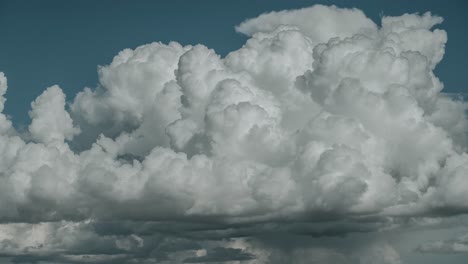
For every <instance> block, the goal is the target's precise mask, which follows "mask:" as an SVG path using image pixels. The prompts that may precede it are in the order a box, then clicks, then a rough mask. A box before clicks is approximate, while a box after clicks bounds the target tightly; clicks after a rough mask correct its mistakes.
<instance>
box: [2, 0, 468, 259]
mask: <svg viewBox="0 0 468 264" xmlns="http://www.w3.org/2000/svg"><path fill="white" fill-rule="evenodd" d="M442 22H443V19H442V18H441V17H438V16H436V15H432V14H430V13H425V14H404V15H402V16H398V17H388V16H384V17H382V21H381V24H380V25H377V24H375V23H374V22H373V21H372V20H370V19H369V18H367V17H366V16H365V14H364V13H363V12H362V11H360V10H358V9H342V8H338V7H335V6H331V7H328V6H321V5H316V6H313V7H309V8H304V9H300V10H287V11H281V12H272V13H267V14H263V15H260V16H259V17H256V18H252V19H248V20H246V21H244V22H242V23H241V24H240V25H238V26H236V28H235V29H236V31H238V32H240V33H243V34H246V35H248V36H249V37H250V38H249V39H248V40H247V42H246V43H245V45H244V46H242V47H241V48H240V49H238V50H235V51H232V52H231V53H229V54H228V55H227V56H225V57H221V56H220V55H217V54H216V53H215V52H214V50H212V49H210V48H208V47H206V46H203V45H196V46H182V45H181V44H179V43H177V42H171V43H169V44H163V43H150V44H146V45H143V46H140V47H137V48H136V49H133V50H132V49H125V50H123V51H121V52H120V53H119V54H117V55H116V56H115V57H114V59H113V60H112V62H111V63H110V64H109V65H106V66H102V67H99V69H98V74H99V85H98V86H97V87H95V88H84V89H83V90H82V91H81V92H79V93H78V94H77V95H76V97H74V99H73V100H70V101H67V100H66V98H65V94H64V93H63V91H62V90H61V88H60V87H59V86H52V87H49V88H47V89H46V90H45V91H44V92H43V93H42V94H41V95H40V96H39V97H38V98H37V99H36V100H34V102H32V103H31V111H30V113H29V115H30V117H31V120H32V121H31V124H30V125H29V127H28V128H27V129H26V131H16V129H15V128H14V126H13V125H12V123H11V121H10V120H9V118H8V117H7V116H5V115H3V114H0V221H1V222H2V223H1V224H0V258H2V259H3V260H4V261H5V262H11V263H31V262H33V263H154V262H157V263H184V262H185V263H220V262H222V263H360V264H367V263H380V264H387V263H388V264H396V263H402V260H401V258H400V256H399V253H398V251H397V250H396V249H395V248H393V247H392V245H391V243H389V242H387V241H386V239H382V236H385V234H387V233H388V232H399V231H397V230H399V229H400V228H408V227H409V226H422V227H424V226H426V227H427V226H429V227H427V228H432V227H433V226H436V225H438V224H441V223H443V222H444V221H446V220H444V219H445V218H447V219H452V218H456V217H459V216H461V215H462V214H464V213H466V212H468V153H467V148H468V135H467V131H468V120H467V118H466V110H467V104H466V102H465V101H463V100H460V99H457V98H456V97H454V96H451V95H448V94H445V93H443V83H442V82H441V81H440V80H439V79H438V78H437V76H435V74H434V72H433V70H434V69H435V67H436V65H437V64H438V63H439V62H440V61H441V60H442V58H443V55H444V49H445V43H446V42H447V34H446V32H445V31H444V30H441V29H437V28H434V27H436V26H437V25H438V24H440V23H442ZM6 90H7V78H6V77H5V76H4V75H3V74H1V75H0V110H3V106H4V104H5V101H6V99H5V97H4V95H5V93H6ZM440 219H442V220H440ZM434 221H435V222H434ZM428 223H430V224H428ZM319 239H320V240H319ZM350 239H357V240H359V241H360V243H359V246H358V245H350V244H352V243H345V242H340V241H348V242H349V240H350ZM294 241H296V242H294ZM433 250H434V251H437V250H438V251H458V252H465V253H466V252H467V251H468V247H467V239H466V236H463V237H461V238H458V239H455V240H448V241H445V242H437V243H432V244H425V245H422V246H420V247H419V248H418V249H417V251H433Z"/></svg>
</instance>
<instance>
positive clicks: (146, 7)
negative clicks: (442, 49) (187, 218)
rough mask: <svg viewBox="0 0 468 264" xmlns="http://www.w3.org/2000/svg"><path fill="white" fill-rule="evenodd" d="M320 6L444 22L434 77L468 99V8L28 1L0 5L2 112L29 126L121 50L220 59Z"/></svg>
mask: <svg viewBox="0 0 468 264" xmlns="http://www.w3.org/2000/svg"><path fill="white" fill-rule="evenodd" d="M315 3H321V4H335V5H337V6H340V7H357V8H359V9H362V10H363V11H364V12H365V13H366V15H367V16H369V17H370V18H372V19H373V20H374V21H376V22H379V20H380V16H381V15H382V14H383V15H400V14H403V13H415V12H426V11H431V12H432V13H434V14H438V15H440V16H443V17H444V19H445V21H444V23H443V24H442V25H441V26H440V28H443V29H445V30H446V31H447V32H448V39H449V40H448V44H447V49H446V54H445V57H444V59H443V61H442V62H441V63H440V64H439V66H438V68H437V69H436V74H437V75H438V76H439V78H440V79H441V80H442V81H443V82H444V83H445V87H446V91H449V92H465V91H466V89H467V81H466V80H465V78H466V77H465V76H466V75H467V74H468V48H467V47H466V44H467V43H468V34H466V32H467V31H466V27H467V26H468V16H466V10H468V1H466V0H451V1H435V0H412V1H408V0H392V1H383V0H381V1H379V0H366V1H364V0H361V1H351V0H337V1H326V0H322V1H312V0H309V1H305V0H302V1H299V0H296V1H277V0H268V1H267V0H237V1H220V0H212V1H182V0H172V1H142V0H140V1H120V0H99V1H94V0H93V1H90V0H80V1H57V0H42V1H23V0H0V32H1V40H0V71H3V72H5V74H6V75H7V77H8V82H9V90H8V92H7V99H8V101H7V103H6V109H5V112H6V113H7V114H9V115H11V116H12V118H13V120H14V122H15V123H16V125H17V126H21V125H27V124H28V122H29V120H28V115H27V112H28V110H29V108H30V103H31V101H32V100H34V99H35V98H36V96H38V95H39V94H40V93H41V92H42V91H43V90H44V89H45V88H46V87H48V86H51V85H54V84H59V85H60V86H61V88H62V89H63V90H64V91H65V93H66V94H67V96H68V100H71V99H72V98H73V96H74V95H75V94H76V92H78V91H79V90H81V89H82V88H83V87H84V86H90V87H95V86H96V83H97V74H96V67H97V65H105V64H108V63H110V61H111V59H112V57H113V56H114V55H116V54H117V52H119V51H120V50H122V49H124V48H135V47H137V46H139V45H142V44H145V43H149V42H153V41H161V42H163V43H167V42H169V41H171V40H174V41H178V42H180V43H182V44H197V43H202V44H204V45H206V46H208V47H210V48H213V49H215V50H216V52H217V53H219V54H221V55H226V54H227V53H228V52H229V51H232V50H235V49H237V48H239V47H240V46H242V44H243V43H244V42H245V40H246V38H245V37H244V36H242V35H240V34H238V33H236V32H235V31H234V26H235V25H237V24H238V23H240V22H241V21H243V20H244V19H246V18H249V17H254V16H257V15H259V14H261V13H264V12H267V11H272V10H281V9H293V8H300V7H306V6H310V5H313V4H315Z"/></svg>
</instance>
